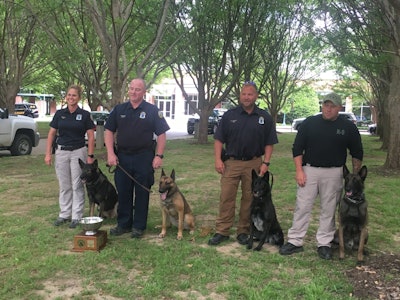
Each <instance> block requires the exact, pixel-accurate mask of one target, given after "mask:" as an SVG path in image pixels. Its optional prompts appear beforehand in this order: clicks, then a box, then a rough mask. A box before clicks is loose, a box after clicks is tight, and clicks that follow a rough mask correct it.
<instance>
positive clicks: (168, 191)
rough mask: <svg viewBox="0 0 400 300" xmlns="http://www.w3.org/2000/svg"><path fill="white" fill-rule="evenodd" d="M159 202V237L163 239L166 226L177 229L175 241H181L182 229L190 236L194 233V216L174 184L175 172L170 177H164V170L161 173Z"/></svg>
mask: <svg viewBox="0 0 400 300" xmlns="http://www.w3.org/2000/svg"><path fill="white" fill-rule="evenodd" d="M158 191H159V192H160V200H161V210H162V228H161V233H160V234H159V237H161V238H164V237H165V235H166V233H167V226H168V227H169V226H171V224H173V225H174V226H177V227H178V235H177V237H176V238H177V239H178V240H181V239H182V232H183V229H187V230H190V234H193V233H194V227H195V225H194V216H193V214H192V210H191V209H190V206H189V204H188V203H187V201H186V199H185V197H184V196H183V194H182V193H181V192H180V191H179V188H178V186H177V185H176V182H175V170H172V172H171V175H170V176H167V175H165V172H164V169H162V171H161V177H160V185H159V190H158Z"/></svg>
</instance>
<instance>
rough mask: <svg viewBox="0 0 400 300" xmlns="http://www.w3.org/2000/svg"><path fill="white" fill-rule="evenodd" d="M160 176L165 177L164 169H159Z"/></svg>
mask: <svg viewBox="0 0 400 300" xmlns="http://www.w3.org/2000/svg"><path fill="white" fill-rule="evenodd" d="M161 176H165V172H164V168H162V169H161Z"/></svg>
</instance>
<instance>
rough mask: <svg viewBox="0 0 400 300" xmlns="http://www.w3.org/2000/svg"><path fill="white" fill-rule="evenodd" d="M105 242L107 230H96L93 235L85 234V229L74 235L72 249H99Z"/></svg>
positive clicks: (81, 250) (79, 250) (76, 250)
mask: <svg viewBox="0 0 400 300" xmlns="http://www.w3.org/2000/svg"><path fill="white" fill-rule="evenodd" d="M106 243H107V231H104V230H98V231H97V232H96V234H95V235H85V231H82V232H81V233H79V234H77V235H75V237H74V248H73V249H72V251H75V252H83V251H100V250H101V249H103V248H104V247H105V245H106Z"/></svg>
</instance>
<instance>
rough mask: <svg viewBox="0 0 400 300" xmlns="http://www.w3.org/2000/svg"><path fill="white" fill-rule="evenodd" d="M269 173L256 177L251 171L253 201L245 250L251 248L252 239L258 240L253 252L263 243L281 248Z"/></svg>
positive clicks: (279, 229)
mask: <svg viewBox="0 0 400 300" xmlns="http://www.w3.org/2000/svg"><path fill="white" fill-rule="evenodd" d="M269 175H270V173H269V172H266V173H265V174H264V176H258V174H257V173H256V171H255V170H252V184H251V188H252V193H253V200H252V203H251V209H250V218H251V221H250V237H249V240H248V243H247V249H252V248H253V240H254V238H256V239H258V240H259V243H258V245H257V247H255V248H254V250H255V251H260V250H261V248H262V246H263V245H264V243H265V242H267V243H269V244H271V245H277V246H279V247H280V246H282V245H283V242H284V238H283V232H282V228H281V226H280V224H279V222H278V218H277V216H276V211H275V206H274V204H273V203H272V196H271V190H272V185H270V183H269Z"/></svg>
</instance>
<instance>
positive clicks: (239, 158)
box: [229, 156, 259, 161]
mask: <svg viewBox="0 0 400 300" xmlns="http://www.w3.org/2000/svg"><path fill="white" fill-rule="evenodd" d="M258 157H259V156H252V157H248V156H229V159H233V160H243V161H248V160H253V159H256V158H258Z"/></svg>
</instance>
